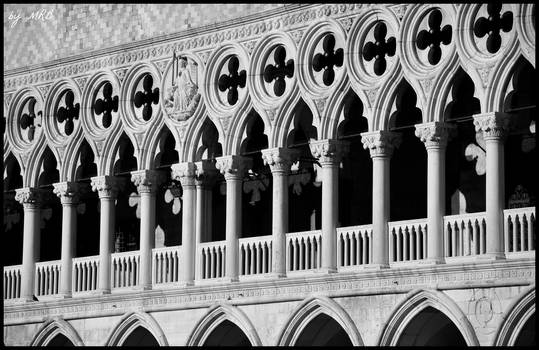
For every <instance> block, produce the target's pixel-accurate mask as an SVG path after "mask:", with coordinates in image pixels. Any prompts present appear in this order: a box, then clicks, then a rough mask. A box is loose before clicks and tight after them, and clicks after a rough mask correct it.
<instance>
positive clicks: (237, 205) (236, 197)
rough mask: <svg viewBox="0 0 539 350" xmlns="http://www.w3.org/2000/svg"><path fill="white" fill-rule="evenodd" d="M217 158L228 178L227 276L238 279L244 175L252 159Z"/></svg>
mask: <svg viewBox="0 0 539 350" xmlns="http://www.w3.org/2000/svg"><path fill="white" fill-rule="evenodd" d="M216 160H217V162H216V163H215V166H216V168H217V169H219V171H220V172H221V173H222V174H223V175H224V176H225V180H226V233H225V235H226V262H225V277H226V278H227V279H228V280H230V281H237V280H238V273H239V270H238V267H239V266H238V249H239V247H238V244H239V243H238V238H239V237H240V235H241V210H242V207H241V199H242V198H241V192H242V184H243V175H244V173H245V171H246V170H247V169H248V168H249V167H250V166H251V163H252V160H251V159H250V158H246V157H241V156H223V157H219V158H217V159H216Z"/></svg>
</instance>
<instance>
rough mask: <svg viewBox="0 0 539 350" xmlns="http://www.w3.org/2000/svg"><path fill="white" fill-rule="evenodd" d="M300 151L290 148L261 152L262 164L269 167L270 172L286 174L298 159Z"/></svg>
mask: <svg viewBox="0 0 539 350" xmlns="http://www.w3.org/2000/svg"><path fill="white" fill-rule="evenodd" d="M299 155H300V151H299V150H297V149H292V148H280V147H277V148H270V149H263V150H262V159H263V160H264V164H266V165H269V166H270V169H271V172H272V173H273V174H275V173H283V174H288V173H289V172H290V167H291V166H292V164H293V163H294V162H296V161H297V160H298V159H299Z"/></svg>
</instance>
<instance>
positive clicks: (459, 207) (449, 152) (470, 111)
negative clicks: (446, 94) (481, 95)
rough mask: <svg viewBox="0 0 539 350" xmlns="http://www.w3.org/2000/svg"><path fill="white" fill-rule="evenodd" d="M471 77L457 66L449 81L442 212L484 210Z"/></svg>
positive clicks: (481, 150)
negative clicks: (450, 134) (449, 134)
mask: <svg viewBox="0 0 539 350" xmlns="http://www.w3.org/2000/svg"><path fill="white" fill-rule="evenodd" d="M474 91H475V86H474V83H473V81H472V79H471V78H470V77H469V76H468V75H467V74H466V73H465V72H464V70H462V68H459V69H458V71H457V73H456V74H455V77H454V78H453V81H452V86H451V98H452V101H451V102H449V103H448V105H447V106H446V108H445V111H444V119H445V121H446V122H448V123H451V124H453V125H455V132H454V135H453V137H451V138H450V139H449V142H448V144H447V149H446V153H445V154H446V165H445V201H446V205H445V208H446V209H445V214H446V215H456V214H464V213H475V212H481V211H484V210H485V155H486V153H485V145H484V141H483V136H482V134H481V133H480V132H479V133H476V131H475V126H474V124H473V115H474V114H479V113H481V105H480V102H479V100H478V99H477V98H475V97H474Z"/></svg>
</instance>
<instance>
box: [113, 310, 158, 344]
mask: <svg viewBox="0 0 539 350" xmlns="http://www.w3.org/2000/svg"><path fill="white" fill-rule="evenodd" d="M139 326H140V327H144V328H145V329H146V330H147V331H148V332H150V333H151V334H152V336H153V337H154V338H155V340H156V341H157V343H158V344H159V346H168V342H167V338H166V337H165V333H163V330H162V329H161V327H160V326H159V324H158V323H157V321H156V320H155V319H154V318H153V317H152V316H151V315H149V314H147V313H143V312H131V313H128V314H125V315H124V316H123V317H122V318H121V319H120V321H119V322H118V324H117V325H116V327H114V329H113V331H112V332H111V334H110V335H109V337H108V339H107V341H106V342H105V346H121V345H122V344H123V343H124V342H125V340H126V339H127V337H129V335H130V334H131V333H132V332H133V331H134V330H135V329H136V328H137V327H139Z"/></svg>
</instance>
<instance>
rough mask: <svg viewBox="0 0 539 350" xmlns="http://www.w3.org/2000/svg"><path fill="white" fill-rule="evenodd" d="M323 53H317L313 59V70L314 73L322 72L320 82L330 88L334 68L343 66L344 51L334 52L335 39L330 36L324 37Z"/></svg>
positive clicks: (333, 76) (333, 77)
mask: <svg viewBox="0 0 539 350" xmlns="http://www.w3.org/2000/svg"><path fill="white" fill-rule="evenodd" d="M322 48H323V50H324V53H317V54H316V55H315V56H314V59H313V69H314V70H315V72H320V71H321V70H322V69H323V70H324V74H323V76H322V80H323V82H324V84H325V85H326V86H330V85H331V84H332V83H333V80H334V79H335V68H334V67H341V66H342V65H343V59H344V50H343V49H342V48H340V49H337V50H335V37H334V36H333V35H332V34H328V35H326V37H325V38H324V41H323V43H322Z"/></svg>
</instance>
